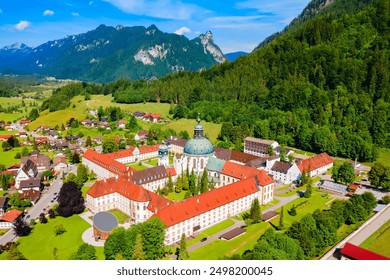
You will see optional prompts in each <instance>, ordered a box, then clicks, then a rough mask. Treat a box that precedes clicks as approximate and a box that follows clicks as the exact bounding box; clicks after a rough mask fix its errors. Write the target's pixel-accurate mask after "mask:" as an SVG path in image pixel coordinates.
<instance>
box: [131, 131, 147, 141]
mask: <svg viewBox="0 0 390 280" xmlns="http://www.w3.org/2000/svg"><path fill="white" fill-rule="evenodd" d="M146 139H148V131H147V130H144V129H143V130H140V131H138V132H137V134H136V135H134V140H135V141H142V140H146Z"/></svg>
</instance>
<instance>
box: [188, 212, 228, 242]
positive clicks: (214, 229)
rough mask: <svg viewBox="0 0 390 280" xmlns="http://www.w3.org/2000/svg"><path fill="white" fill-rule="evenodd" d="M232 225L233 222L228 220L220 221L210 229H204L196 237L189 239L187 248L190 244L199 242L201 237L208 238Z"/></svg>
mask: <svg viewBox="0 0 390 280" xmlns="http://www.w3.org/2000/svg"><path fill="white" fill-rule="evenodd" d="M232 225H234V222H233V221H232V220H230V219H228V220H225V221H222V222H220V223H218V224H216V225H214V226H212V227H209V228H208V229H205V230H204V231H201V232H200V233H199V234H198V236H197V237H195V238H194V239H191V240H190V241H188V242H187V247H188V246H191V245H192V244H195V243H197V242H199V241H200V240H201V239H202V238H203V237H209V236H210V235H214V234H216V233H218V232H220V231H222V230H224V229H226V228H228V227H230V226H232Z"/></svg>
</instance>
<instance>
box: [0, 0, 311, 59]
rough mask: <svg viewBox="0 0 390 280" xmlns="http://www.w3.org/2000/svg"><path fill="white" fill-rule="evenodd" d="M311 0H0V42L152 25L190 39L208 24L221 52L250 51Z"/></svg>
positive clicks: (39, 41)
mask: <svg viewBox="0 0 390 280" xmlns="http://www.w3.org/2000/svg"><path fill="white" fill-rule="evenodd" d="M309 2H310V0H236V1H233V0H223V1H218V0H61V1H60V0H0V48H1V47H3V46H7V45H11V44H13V43H15V42H18V43H25V44H27V45H29V46H31V47H36V46H38V45H40V44H42V43H45V42H47V41H49V40H54V39H61V38H63V37H65V36H67V35H75V34H79V33H84V32H87V31H89V30H92V29H95V28H96V27H97V26H99V25H100V24H105V25H109V26H116V25H124V26H135V25H138V26H140V25H141V26H146V27H147V26H150V25H151V24H155V25H156V26H157V27H158V28H159V29H160V30H161V31H163V32H168V33H174V32H176V33H178V34H182V35H185V36H187V37H188V38H189V39H192V38H194V37H196V36H198V35H199V34H202V33H203V34H204V33H206V32H207V31H208V30H210V31H211V32H212V33H213V36H214V42H215V43H216V44H217V45H218V46H219V47H220V48H221V49H222V51H223V52H224V53H228V52H233V51H247V52H250V51H252V50H253V48H255V47H256V46H257V45H258V44H259V43H260V42H261V41H262V40H263V39H265V38H266V37H268V36H269V35H271V34H272V33H274V32H277V31H280V30H282V29H283V28H284V27H285V26H286V25H287V24H288V23H289V22H290V21H291V20H292V19H293V18H294V17H296V16H297V15H298V14H300V12H301V11H302V10H303V8H304V7H305V6H306V5H307V4H308V3H309Z"/></svg>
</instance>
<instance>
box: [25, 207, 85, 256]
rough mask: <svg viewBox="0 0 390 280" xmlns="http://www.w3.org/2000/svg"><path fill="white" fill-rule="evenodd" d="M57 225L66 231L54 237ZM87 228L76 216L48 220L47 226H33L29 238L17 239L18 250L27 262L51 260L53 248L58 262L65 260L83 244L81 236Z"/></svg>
mask: <svg viewBox="0 0 390 280" xmlns="http://www.w3.org/2000/svg"><path fill="white" fill-rule="evenodd" d="M59 224H62V225H63V226H64V227H65V229H66V230H67V231H66V232H65V233H63V234H61V235H59V236H56V235H55V234H54V227H55V226H56V225H59ZM89 227H90V225H89V224H88V223H87V222H86V221H84V220H83V219H82V218H80V217H79V216H78V215H73V216H71V217H68V218H63V217H56V218H55V219H54V220H51V219H49V222H48V223H47V224H41V223H38V224H37V225H35V227H34V229H33V231H32V233H31V234H30V235H29V236H26V237H21V238H19V239H18V241H19V242H20V245H19V246H18V248H19V250H20V251H21V252H22V253H23V255H24V256H25V257H26V258H27V259H29V260H53V259H54V256H53V250H55V249H54V248H56V250H57V258H58V259H59V260H67V259H69V257H70V255H71V254H72V253H74V252H76V251H77V249H78V247H79V246H80V245H81V244H83V241H82V239H81V235H82V234H83V232H84V231H85V230H86V229H88V228H89Z"/></svg>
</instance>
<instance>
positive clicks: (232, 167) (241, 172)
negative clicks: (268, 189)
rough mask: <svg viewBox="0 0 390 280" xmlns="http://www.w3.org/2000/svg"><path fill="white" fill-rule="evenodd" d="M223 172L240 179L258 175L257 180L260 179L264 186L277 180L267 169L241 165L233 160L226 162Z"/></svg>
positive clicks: (261, 184)
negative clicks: (269, 174)
mask: <svg viewBox="0 0 390 280" xmlns="http://www.w3.org/2000/svg"><path fill="white" fill-rule="evenodd" d="M221 173H222V174H224V175H227V176H230V177H234V178H237V179H240V180H244V179H247V178H251V177H255V176H257V180H259V183H260V186H263V187H264V186H267V185H269V184H272V183H274V182H275V181H274V179H272V177H270V176H268V174H267V172H266V171H265V170H258V169H256V168H254V167H250V166H246V165H241V164H238V163H234V162H231V161H227V162H225V165H224V166H223V167H222V170H221Z"/></svg>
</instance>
